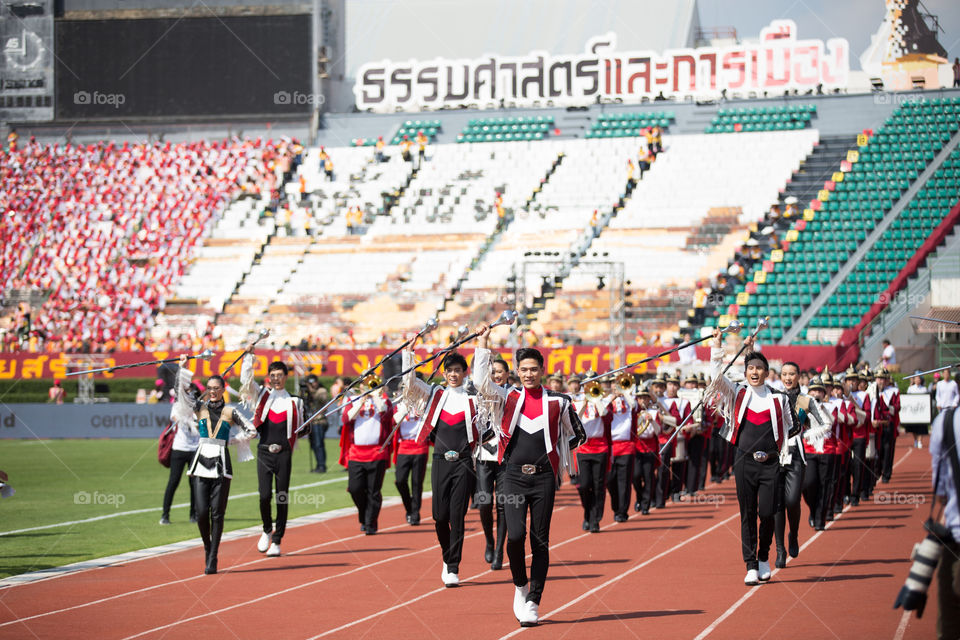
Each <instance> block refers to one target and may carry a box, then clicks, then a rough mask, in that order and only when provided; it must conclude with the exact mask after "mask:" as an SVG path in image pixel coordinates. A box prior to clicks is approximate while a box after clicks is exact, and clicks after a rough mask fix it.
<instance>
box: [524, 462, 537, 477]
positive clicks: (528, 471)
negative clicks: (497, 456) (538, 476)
mask: <svg viewBox="0 0 960 640" xmlns="http://www.w3.org/2000/svg"><path fill="white" fill-rule="evenodd" d="M536 472H537V465H535V464H525V465H523V466H521V467H520V473H522V474H524V475H528V476H532V475H533V474H535V473H536Z"/></svg>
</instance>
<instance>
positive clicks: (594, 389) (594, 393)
mask: <svg viewBox="0 0 960 640" xmlns="http://www.w3.org/2000/svg"><path fill="white" fill-rule="evenodd" d="M583 393H584V394H585V395H586V396H587V397H588V398H592V399H593V400H599V399H600V398H602V397H603V387H602V386H600V383H599V382H597V381H596V380H591V381H590V382H588V383H587V384H585V385H583Z"/></svg>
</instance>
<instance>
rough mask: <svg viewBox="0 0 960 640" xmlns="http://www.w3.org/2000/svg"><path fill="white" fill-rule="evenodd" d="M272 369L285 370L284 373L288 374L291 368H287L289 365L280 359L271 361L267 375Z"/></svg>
mask: <svg viewBox="0 0 960 640" xmlns="http://www.w3.org/2000/svg"><path fill="white" fill-rule="evenodd" d="M271 371H283V375H288V374H289V373H290V369H288V368H287V365H286V364H284V363H283V362H280V361H279V360H274V361H273V362H271V363H270V366H269V367H267V375H270V372H271Z"/></svg>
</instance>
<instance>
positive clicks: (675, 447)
mask: <svg viewBox="0 0 960 640" xmlns="http://www.w3.org/2000/svg"><path fill="white" fill-rule="evenodd" d="M664 385H665V386H664V388H665V392H664V395H663V396H662V397H661V398H660V406H661V407H662V408H663V411H664V413H666V414H669V415H670V417H672V418H673V421H670V422H665V423H664V425H665V426H668V427H672V428H671V429H670V431H667V430H666V429H665V430H664V432H661V435H662V439H663V441H664V442H666V441H667V440H668V439H669V437H670V433H671V432H672V431H673V428H676V427H677V426H679V425H680V424H682V423H683V421H684V420H686V418H687V416H689V415H690V410H691V406H690V403H689V402H688V401H687V400H686V399H684V398H681V397H679V396H678V395H677V391H679V389H680V379H679V378H677V376H676V374H672V373H671V374H668V375H667V376H666V378H664ZM690 428H691V424H690V421H689V420H688V421H687V424H685V425H684V426H683V429H682V430H681V432H680V433H679V434H678V435H677V437H676V438H675V439H674V442H673V444H672V445H671V449H670V450H669V451H667V452H665V453H664V457H665V458H666V459H665V460H662V461H661V466H660V477H659V478H658V479H657V482H658V484H657V505H658V506H659V505H660V503H661V496H662V497H663V499H664V500H663V501H664V502H665V501H666V496H667V494H668V493H669V494H670V500H672V501H673V502H677V501H678V500H680V490H681V489H682V488H683V478H684V476H685V474H684V471H685V468H686V466H685V465H686V460H687V453H686V449H687V438H688V435H687V434H689V433H690ZM664 433H666V435H663V434H664Z"/></svg>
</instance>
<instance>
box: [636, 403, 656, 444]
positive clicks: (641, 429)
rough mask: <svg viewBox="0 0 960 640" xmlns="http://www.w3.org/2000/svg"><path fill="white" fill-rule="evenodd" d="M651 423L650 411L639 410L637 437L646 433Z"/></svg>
mask: <svg viewBox="0 0 960 640" xmlns="http://www.w3.org/2000/svg"><path fill="white" fill-rule="evenodd" d="M652 424H653V418H651V417H650V412H649V411H647V410H644V411H643V412H641V416H640V424H639V425H638V427H637V437H638V438H642V437H643V434H644V433H646V431H647V429H649V428H650V425H652Z"/></svg>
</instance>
